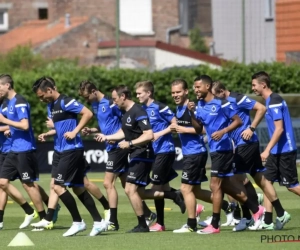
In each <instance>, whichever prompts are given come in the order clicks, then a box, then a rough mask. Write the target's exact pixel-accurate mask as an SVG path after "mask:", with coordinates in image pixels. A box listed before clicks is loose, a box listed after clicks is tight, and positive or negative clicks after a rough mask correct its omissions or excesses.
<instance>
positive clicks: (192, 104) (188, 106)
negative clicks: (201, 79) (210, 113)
mask: <svg viewBox="0 0 300 250" xmlns="http://www.w3.org/2000/svg"><path fill="white" fill-rule="evenodd" d="M187 108H188V110H189V111H191V112H195V110H196V104H195V103H194V102H189V103H188V105H187Z"/></svg>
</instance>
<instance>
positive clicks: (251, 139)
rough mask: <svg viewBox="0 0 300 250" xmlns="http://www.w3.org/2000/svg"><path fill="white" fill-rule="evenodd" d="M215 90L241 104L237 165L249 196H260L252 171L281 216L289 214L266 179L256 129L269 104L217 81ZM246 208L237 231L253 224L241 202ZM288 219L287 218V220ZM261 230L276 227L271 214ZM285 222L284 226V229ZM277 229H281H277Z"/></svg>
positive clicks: (236, 133)
mask: <svg viewBox="0 0 300 250" xmlns="http://www.w3.org/2000/svg"><path fill="white" fill-rule="evenodd" d="M212 93H213V94H214V95H215V96H217V97H219V98H226V99H227V100H228V101H229V102H230V103H234V104H235V105H236V107H237V114H238V116H239V117H240V118H241V120H242V121H243V125H242V126H240V127H238V128H237V129H236V130H234V131H232V133H231V138H232V139H233V141H234V145H235V150H234V164H235V170H234V172H235V174H236V177H237V178H238V180H239V181H241V182H242V183H243V184H244V187H245V189H246V192H247V196H248V198H249V199H258V196H257V194H256V191H255V189H254V187H253V185H252V183H251V181H250V180H249V179H248V178H247V175H246V173H249V174H250V175H251V176H252V178H253V179H254V181H255V183H256V184H257V185H258V186H259V187H260V188H261V189H262V191H263V192H264V193H265V195H266V196H267V197H268V200H269V201H271V203H272V205H273V207H274V208H275V211H276V213H277V217H278V218H281V217H283V216H285V217H287V218H288V217H289V218H290V215H289V214H288V213H287V212H286V211H284V209H283V207H282V205H281V203H280V201H279V199H278V197H277V194H276V191H275V189H274V187H273V186H272V184H271V182H270V181H268V180H267V179H265V177H264V175H263V172H264V171H265V167H264V166H263V164H262V161H261V157H260V151H259V141H258V137H257V135H256V133H255V129H256V128H257V126H258V124H259V123H260V121H261V120H262V118H263V117H264V115H265V113H266V107H265V106H264V105H262V104H261V103H259V102H256V101H255V100H253V99H251V98H249V97H248V96H246V95H243V94H239V93H236V92H232V91H229V90H227V89H226V87H225V85H224V84H222V83H221V82H219V81H217V82H214V83H213V87H212ZM250 110H254V111H256V112H255V117H254V119H253V121H251V118H250ZM241 207H242V211H243V219H242V221H240V223H239V224H238V225H237V226H236V227H235V228H234V229H233V231H242V230H245V229H246V227H247V226H249V225H250V224H251V221H253V220H252V217H251V214H250V211H249V209H248V208H247V207H245V205H241ZM285 222H287V220H286V221H285ZM259 228H260V229H267V230H273V229H274V224H273V222H272V216H271V217H269V213H267V214H266V216H265V217H264V223H262V224H261V225H260V227H259ZM281 228H282V225H280V228H278V229H281ZM276 229H277V228H276Z"/></svg>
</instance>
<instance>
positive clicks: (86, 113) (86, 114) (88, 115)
mask: <svg viewBox="0 0 300 250" xmlns="http://www.w3.org/2000/svg"><path fill="white" fill-rule="evenodd" d="M79 114H80V115H81V119H80V121H79V123H78V125H77V126H76V128H75V129H74V130H73V131H72V132H73V133H75V134H78V133H79V132H80V131H81V130H82V129H83V128H84V126H85V125H86V124H87V123H88V122H89V121H90V120H91V119H92V117H93V113H92V111H90V110H89V109H88V108H87V107H85V106H83V108H82V110H81V111H80V113H79Z"/></svg>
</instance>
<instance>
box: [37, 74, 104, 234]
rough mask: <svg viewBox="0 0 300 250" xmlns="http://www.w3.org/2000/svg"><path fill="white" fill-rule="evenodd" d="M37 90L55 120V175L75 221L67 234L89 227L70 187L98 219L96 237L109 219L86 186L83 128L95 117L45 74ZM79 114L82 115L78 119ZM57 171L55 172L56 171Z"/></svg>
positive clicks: (48, 219)
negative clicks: (106, 219)
mask: <svg viewBox="0 0 300 250" xmlns="http://www.w3.org/2000/svg"><path fill="white" fill-rule="evenodd" d="M33 91H34V92H35V93H36V95H37V97H38V98H39V99H40V100H41V101H43V102H48V109H49V113H50V114H51V119H52V121H53V122H54V127H55V131H56V134H57V139H56V140H55V143H57V145H56V151H57V152H58V154H57V155H56V159H54V161H56V162H54V164H53V166H52V168H54V169H52V175H54V176H55V178H54V191H55V192H56V194H57V195H58V196H59V198H60V199H61V201H62V202H63V203H64V204H65V206H66V207H67V209H68V210H69V212H70V214H71V216H72V218H73V224H72V226H71V228H70V229H69V230H68V231H67V232H66V233H64V234H63V236H65V237H66V236H72V235H76V234H77V233H79V232H81V231H84V230H85V229H86V224H85V222H84V221H83V220H82V218H81V216H80V214H79V211H78V208H77V204H76V201H75V199H74V197H73V196H72V195H71V193H70V192H69V191H68V190H67V189H66V187H72V189H73V192H74V193H75V194H76V195H77V197H78V199H79V200H80V201H81V202H82V203H83V205H84V206H85V207H86V209H87V210H88V211H89V213H90V214H91V216H92V217H93V220H94V225H93V229H92V231H91V232H90V236H95V235H97V234H99V233H101V232H103V231H106V230H107V222H105V221H104V220H102V218H101V215H100V214H99V212H98V210H97V208H96V205H95V202H94V200H93V198H92V197H91V195H90V194H89V193H88V192H87V191H86V189H85V188H84V181H83V179H84V174H85V173H84V166H85V157H84V148H83V143H82V140H81V137H80V134H79V133H80V131H81V129H83V127H84V126H85V125H86V123H87V122H88V121H89V120H90V119H91V118H92V116H93V114H92V112H91V111H90V110H88V109H87V108H86V107H85V106H83V105H82V104H81V103H79V102H77V101H76V100H75V99H72V98H69V97H67V96H65V95H61V94H60V93H59V92H58V91H57V90H56V88H55V83H53V79H52V78H47V77H42V78H40V79H38V80H37V81H36V82H35V83H34V85H33ZM78 114H81V115H82V117H81V119H80V121H77V116H78ZM54 173H55V174H54ZM48 212H49V214H47V216H46V217H45V219H43V220H42V221H41V223H42V222H43V223H44V224H43V225H42V227H47V225H49V224H51V219H52V215H51V214H50V212H52V213H53V211H48Z"/></svg>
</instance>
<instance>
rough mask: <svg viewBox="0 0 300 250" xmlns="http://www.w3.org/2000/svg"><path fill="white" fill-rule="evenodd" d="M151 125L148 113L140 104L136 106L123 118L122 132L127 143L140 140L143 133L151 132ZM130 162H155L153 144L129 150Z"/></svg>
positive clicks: (149, 143)
mask: <svg viewBox="0 0 300 250" xmlns="http://www.w3.org/2000/svg"><path fill="white" fill-rule="evenodd" d="M150 129H152V128H151V125H150V122H149V118H148V116H147V112H146V111H145V110H144V109H143V108H142V107H141V106H140V105H138V104H136V103H135V104H134V105H133V106H132V107H131V108H130V109H129V110H128V111H127V112H126V113H125V114H124V115H123V117H122V130H123V132H124V135H125V141H132V140H134V139H137V138H139V137H140V136H141V135H142V134H143V131H147V130H150ZM129 153H130V160H131V161H132V160H142V161H153V156H154V155H153V148H152V145H151V142H148V143H146V144H143V145H139V146H133V147H131V148H130V149H129Z"/></svg>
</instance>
